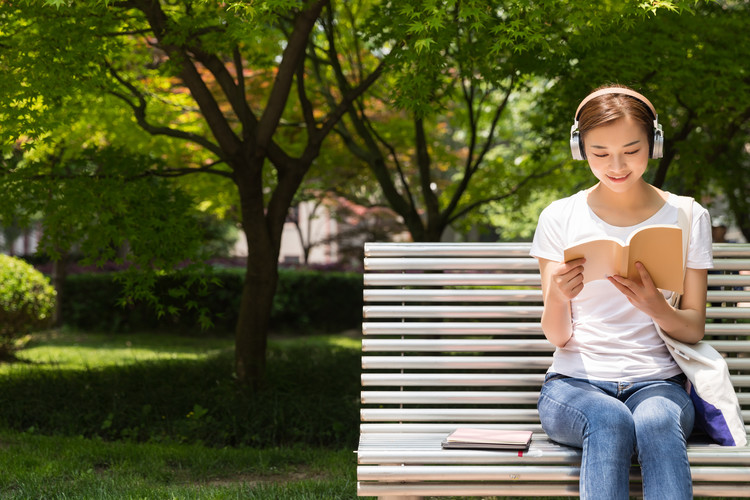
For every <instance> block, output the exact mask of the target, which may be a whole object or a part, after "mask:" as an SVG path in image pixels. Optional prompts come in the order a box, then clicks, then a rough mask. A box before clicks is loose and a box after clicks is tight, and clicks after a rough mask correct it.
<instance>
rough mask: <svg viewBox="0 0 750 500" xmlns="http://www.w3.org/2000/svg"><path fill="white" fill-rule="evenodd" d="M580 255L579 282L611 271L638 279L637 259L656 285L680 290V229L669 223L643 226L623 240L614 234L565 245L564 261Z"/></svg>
mask: <svg viewBox="0 0 750 500" xmlns="http://www.w3.org/2000/svg"><path fill="white" fill-rule="evenodd" d="M580 257H584V258H585V259H586V263H585V264H584V265H583V282H584V283H588V282H589V281H594V280H600V279H606V278H607V277H609V276H613V275H615V274H617V275H620V276H624V277H626V278H628V279H631V280H633V281H637V282H640V281H641V278H640V275H639V274H638V269H636V267H635V263H636V262H641V263H642V264H643V265H644V266H645V267H646V270H647V271H648V273H649V274H650V275H651V279H652V280H653V281H654V284H655V285H656V287H657V288H661V289H662V290H671V291H673V292H677V293H682V292H683V290H682V286H683V270H682V229H680V228H679V227H678V226H671V225H651V226H644V227H642V228H640V229H638V230H636V231H634V232H633V233H632V234H631V235H630V237H629V238H628V240H627V241H626V242H625V243H623V242H622V241H621V240H618V239H617V238H608V237H603V238H593V239H588V240H583V241H579V242H577V243H575V244H573V245H572V246H569V247H568V248H566V249H565V262H568V261H571V260H574V259H578V258H580Z"/></svg>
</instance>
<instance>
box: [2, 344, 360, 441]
mask: <svg viewBox="0 0 750 500" xmlns="http://www.w3.org/2000/svg"><path fill="white" fill-rule="evenodd" d="M167 338H168V337H167ZM125 341H127V342H128V344H129V345H130V346H131V348H134V349H135V348H137V349H141V350H147V349H149V344H150V342H149V341H148V340H147V339H145V338H144V337H143V336H141V337H135V336H134V337H127V336H126V337H125V338H124V339H123V340H122V343H123V344H124V343H125ZM56 342H57V344H58V346H59V347H58V350H59V351H60V352H61V354H60V355H61V356H62V355H63V352H64V351H66V350H75V349H81V348H83V347H93V348H95V347H96V343H100V344H101V343H102V339H101V338H100V337H99V336H87V335H84V334H80V333H73V334H71V335H69V336H67V337H66V336H64V335H63V336H62V338H59V339H58V340H57V341H56ZM174 344H175V345H181V346H182V347H181V349H185V348H186V345H185V343H184V342H181V341H180V339H179V338H177V339H175V341H174ZM213 344H214V342H211V345H213ZM153 345H154V347H153V349H155V350H159V351H162V350H166V351H167V352H168V351H169V350H170V346H169V345H165V344H164V342H160V343H158V344H153ZM173 349H174V350H177V347H174V348H173ZM193 349H194V351H195V353H196V354H198V355H199V356H200V357H199V359H197V360H186V359H171V360H170V359H167V360H160V361H151V362H145V361H140V362H138V361H135V362H134V361H132V360H130V359H128V357H127V352H128V351H127V350H124V351H123V353H124V355H123V357H122V358H121V359H120V360H119V362H118V363H117V364H116V365H110V366H106V367H96V368H92V367H86V366H85V365H84V366H81V363H82V362H83V363H84V364H85V361H82V359H81V354H79V355H78V359H79V362H78V363H79V366H77V367H76V368H73V369H71V368H50V367H48V366H46V365H47V364H48V363H54V362H55V359H56V356H55V355H54V354H53V353H51V352H50V351H49V350H45V351H44V352H45V354H44V355H43V356H44V357H43V358H42V359H35V358H34V357H33V356H34V352H33V349H29V350H28V351H25V353H24V356H25V361H26V363H24V364H23V365H20V366H17V367H12V369H6V370H4V372H5V373H4V374H3V376H2V377H0V428H3V429H11V430H16V431H27V432H34V433H39V434H47V435H60V436H79V435H80V436H85V437H99V438H102V439H105V440H124V441H131V442H146V441H151V442H180V443H201V444H204V445H208V446H216V447H224V446H256V447H272V446H282V445H284V446H286V445H292V444H307V445H312V446H326V447H344V446H347V447H353V446H355V444H356V439H357V435H358V429H357V412H358V406H359V400H358V397H357V394H358V391H359V379H358V377H357V375H356V374H357V372H358V369H359V356H360V352H359V349H358V347H357V345H356V343H354V342H351V343H349V346H348V347H343V346H342V345H340V343H335V342H333V341H327V340H326V339H319V338H318V339H315V338H309V339H302V340H295V341H283V342H278V343H277V342H271V344H270V346H269V354H268V365H267V373H266V381H267V382H266V385H265V386H264V387H262V388H260V389H257V390H250V389H248V388H243V387H242V386H239V385H238V384H237V383H236V381H235V379H234V377H233V371H232V353H231V350H230V352H225V353H223V354H220V355H215V354H206V353H205V350H206V348H205V347H203V348H202V347H201V345H200V343H197V344H196V345H195V346H194V348H193ZM66 357H68V358H69V356H66ZM38 363H39V364H38Z"/></svg>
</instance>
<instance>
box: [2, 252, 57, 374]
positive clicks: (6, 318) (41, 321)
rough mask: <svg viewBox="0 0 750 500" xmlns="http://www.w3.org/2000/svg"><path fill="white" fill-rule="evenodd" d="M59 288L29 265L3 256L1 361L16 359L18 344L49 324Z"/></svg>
mask: <svg viewBox="0 0 750 500" xmlns="http://www.w3.org/2000/svg"><path fill="white" fill-rule="evenodd" d="M55 297H56V293H55V289H54V288H53V287H52V285H51V284H50V282H49V280H48V279H47V278H46V277H45V276H44V275H43V274H42V273H40V272H39V271H37V270H36V269H34V268H33V267H32V266H31V265H29V264H27V263H26V262H24V261H22V260H20V259H17V258H14V257H9V256H7V255H0V359H2V358H7V357H10V356H12V354H13V351H14V349H15V346H16V341H17V340H18V339H19V338H20V337H22V336H24V335H26V334H28V333H30V332H32V331H33V330H38V329H41V328H44V327H45V326H47V325H49V323H50V321H51V319H52V313H53V311H54V307H55Z"/></svg>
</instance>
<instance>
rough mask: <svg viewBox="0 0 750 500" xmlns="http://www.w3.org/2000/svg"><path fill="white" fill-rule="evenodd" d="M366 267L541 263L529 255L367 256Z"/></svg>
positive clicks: (532, 267) (525, 267)
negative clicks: (508, 256)
mask: <svg viewBox="0 0 750 500" xmlns="http://www.w3.org/2000/svg"><path fill="white" fill-rule="evenodd" d="M365 267H366V268H367V270H368V271H393V270H396V269H399V270H400V269H410V270H413V271H419V270H422V271H445V270H449V269H461V270H467V271H470V270H475V269H498V270H499V269H505V270H511V269H512V270H518V271H537V270H538V269H539V264H538V263H537V261H536V259H530V258H528V257H519V258H502V259H501V258H494V257H484V258H482V257H457V258H452V257H443V258H430V257H384V258H376V259H374V258H370V257H365Z"/></svg>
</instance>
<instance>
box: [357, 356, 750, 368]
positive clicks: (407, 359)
mask: <svg viewBox="0 0 750 500" xmlns="http://www.w3.org/2000/svg"><path fill="white" fill-rule="evenodd" d="M551 362H552V358H551V357H550V356H517V357H511V356H362V368H363V369H365V370H382V369H394V370H405V369H417V370H425V369H427V370H441V369H443V370H444V369H451V370H456V369H458V370H460V369H465V370H488V369H489V370H492V369H512V368H515V369H517V368H518V366H519V365H521V366H523V367H525V368H527V369H534V368H535V369H540V370H547V368H549V366H550V364H551ZM748 364H750V363H748Z"/></svg>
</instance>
